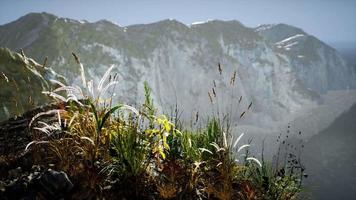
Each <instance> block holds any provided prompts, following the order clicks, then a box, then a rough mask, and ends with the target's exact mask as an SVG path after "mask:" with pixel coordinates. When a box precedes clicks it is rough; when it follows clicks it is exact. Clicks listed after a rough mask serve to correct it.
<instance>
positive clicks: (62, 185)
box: [35, 169, 73, 199]
mask: <svg viewBox="0 0 356 200" xmlns="http://www.w3.org/2000/svg"><path fill="white" fill-rule="evenodd" d="M35 187H36V190H37V191H38V192H39V193H40V194H41V195H42V196H44V197H45V198H46V199H60V198H63V197H65V195H66V194H68V193H69V192H70V191H71V190H72V188H73V183H72V182H71V181H70V180H69V178H68V176H67V174H66V173H64V172H63V171H55V170H51V169H49V170H47V171H45V172H44V173H43V174H42V175H41V176H40V177H38V178H37V179H36V180H35Z"/></svg>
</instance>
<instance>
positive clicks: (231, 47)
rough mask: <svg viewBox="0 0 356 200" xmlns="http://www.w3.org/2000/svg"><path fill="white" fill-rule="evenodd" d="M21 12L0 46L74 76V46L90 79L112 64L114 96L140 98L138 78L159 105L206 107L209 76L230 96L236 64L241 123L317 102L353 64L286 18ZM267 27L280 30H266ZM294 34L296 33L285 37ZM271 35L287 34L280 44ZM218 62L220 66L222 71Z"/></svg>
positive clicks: (342, 82)
mask: <svg viewBox="0 0 356 200" xmlns="http://www.w3.org/2000/svg"><path fill="white" fill-rule="evenodd" d="M28 16H30V17H33V16H37V17H39V18H40V19H42V18H44V20H37V21H36V20H32V21H34V22H33V23H32V27H31V24H24V25H22V23H21V21H24V20H26V18H27V17H28ZM28 16H27V17H26V16H24V17H22V18H20V19H21V20H17V21H15V22H12V23H9V24H6V25H2V26H0V36H1V37H0V38H2V39H0V46H6V47H8V48H10V49H12V50H14V51H18V50H19V49H20V48H23V49H24V51H25V52H26V54H28V55H30V56H31V57H33V58H35V59H36V60H43V59H44V58H45V57H46V56H48V60H49V65H50V66H52V67H53V69H55V70H56V71H58V72H59V73H61V74H64V75H65V76H66V77H68V79H69V80H70V82H73V83H78V82H79V80H78V78H77V76H76V74H78V67H77V65H76V63H75V61H74V60H73V59H72V57H71V52H76V53H77V55H78V56H79V57H80V59H81V61H82V62H83V64H84V66H85V67H86V70H87V75H88V76H92V77H94V79H98V78H99V77H98V75H97V74H102V73H103V72H104V71H105V69H106V68H107V67H108V66H110V65H111V64H116V65H117V66H118V67H117V68H116V69H115V70H114V72H117V73H118V76H119V78H120V80H121V82H120V83H121V85H120V88H119V89H118V91H117V94H118V100H119V101H125V102H130V103H132V104H135V103H137V102H140V99H142V98H143V97H142V94H143V88H142V85H143V82H144V81H148V82H149V84H150V85H151V86H152V89H153V91H154V92H153V97H154V99H155V100H156V102H157V104H158V107H159V108H162V109H163V110H164V109H168V108H169V107H170V106H171V105H170V104H172V102H178V103H179V104H180V106H181V107H182V108H184V109H185V110H189V111H192V112H195V111H197V110H200V111H201V112H210V111H209V110H210V109H211V108H210V107H211V105H210V103H209V99H208V97H207V92H208V91H209V90H211V87H212V85H213V83H212V81H213V80H216V82H217V85H218V86H219V93H220V94H219V95H221V96H224V95H225V96H229V95H228V94H227V93H228V92H227V91H228V90H230V89H229V85H228V84H226V83H228V82H229V80H230V78H231V77H230V76H231V75H232V74H233V72H234V70H237V78H238V81H237V83H236V85H237V88H236V91H237V92H235V96H238V95H241V96H244V102H243V104H242V105H241V106H247V105H248V104H249V103H250V101H254V108H253V112H251V113H250V115H248V116H247V117H246V119H244V120H242V123H244V124H252V125H257V126H262V127H272V126H274V125H273V123H274V122H278V121H283V120H284V119H285V117H284V116H285V115H293V113H295V112H296V111H298V110H300V109H301V108H302V107H306V106H312V105H314V106H318V105H319V104H322V102H323V97H322V95H324V94H326V93H327V92H328V91H330V90H346V89H347V88H350V89H353V88H356V75H355V72H354V71H352V70H351V69H350V68H349V67H348V66H347V65H346V64H345V63H344V61H343V60H342V58H341V57H340V56H339V55H338V53H337V52H336V51H333V50H332V49H331V48H330V47H329V46H327V45H326V44H325V43H323V42H321V41H320V40H318V39H317V38H315V37H313V36H310V35H309V34H306V33H305V32H304V31H302V30H301V29H299V28H296V27H292V26H289V25H285V24H277V25H275V26H273V27H270V29H268V31H272V32H270V33H269V32H268V33H267V32H266V30H261V27H260V29H259V31H256V30H257V29H256V28H249V27H246V26H244V25H243V24H242V23H240V22H238V21H236V20H232V21H227V22H226V21H221V20H212V21H208V22H206V23H202V24H196V25H191V26H187V25H185V24H183V23H180V22H178V21H176V20H162V21H159V22H156V23H150V24H141V25H130V26H125V27H121V26H118V25H116V24H114V23H111V22H108V21H97V22H93V23H91V22H88V23H81V22H80V21H77V20H74V21H73V20H70V19H68V18H58V17H56V16H54V15H48V14H46V13H41V14H29V15H28ZM47 19H48V20H47ZM28 20H29V19H28ZM30 21H31V20H30ZM35 22H36V23H35ZM23 27H25V28H24V29H23ZM276 27H277V30H276ZM278 27H282V29H283V30H286V31H281V30H279V28H278ZM14 30H17V33H16V34H13V32H14ZM301 31H302V32H303V33H301ZM273 32H274V33H275V32H278V33H281V34H280V35H281V36H280V37H279V38H270V37H271V36H270V35H273V34H272V33H273ZM30 33H31V34H30ZM282 33H284V34H282ZM293 34H294V36H295V35H298V34H303V36H301V37H295V38H292V39H289V40H286V39H288V38H290V37H293ZM285 37H288V38H285ZM277 39H278V41H277V42H281V41H283V40H286V41H284V42H283V43H281V48H279V47H278V45H276V42H275V40H277ZM296 42H297V43H298V44H296ZM287 48H289V50H288V49H287ZM218 63H221V64H222V65H223V68H224V75H222V76H219V74H218V71H217V64H218ZM194 86H195V87H194ZM224 91H225V92H224ZM176 97H178V99H176ZM221 98H222V97H221ZM235 98H236V97H235ZM237 98H238V97H237ZM220 104H223V105H220V106H221V107H222V109H223V110H226V109H228V108H227V107H228V103H226V102H223V103H222V102H220ZM245 104H246V105H245ZM347 107H348V106H346V105H345V108H344V109H347ZM190 115H191V113H187V114H186V116H185V117H186V118H187V119H189V118H190Z"/></svg>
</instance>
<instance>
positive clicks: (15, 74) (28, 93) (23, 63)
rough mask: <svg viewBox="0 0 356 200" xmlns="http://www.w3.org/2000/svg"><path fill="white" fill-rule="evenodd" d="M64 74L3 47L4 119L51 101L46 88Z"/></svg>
mask: <svg viewBox="0 0 356 200" xmlns="http://www.w3.org/2000/svg"><path fill="white" fill-rule="evenodd" d="M50 79H58V80H61V81H63V77H61V76H60V75H58V74H56V73H55V72H54V71H53V70H52V69H50V68H47V67H44V66H42V65H40V64H38V63H36V62H35V61H34V60H32V59H30V58H27V57H26V56H25V55H21V54H19V53H15V52H11V51H10V50H9V49H6V48H0V91H1V92H0V94H1V95H0V121H3V120H5V119H7V118H9V117H13V116H16V115H20V114H22V113H24V112H25V111H28V110H30V109H33V108H34V107H36V106H38V105H42V104H44V103H46V102H49V99H48V98H47V97H46V96H45V95H43V94H42V91H46V90H50V88H51V85H52V84H51V83H50V81H49V80H50Z"/></svg>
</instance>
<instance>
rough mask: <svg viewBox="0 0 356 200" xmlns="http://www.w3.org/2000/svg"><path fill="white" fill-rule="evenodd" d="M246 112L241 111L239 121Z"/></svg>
mask: <svg viewBox="0 0 356 200" xmlns="http://www.w3.org/2000/svg"><path fill="white" fill-rule="evenodd" d="M245 113H246V111H243V112H242V113H241V115H240V119H241V118H242V117H243V116H244V115H245Z"/></svg>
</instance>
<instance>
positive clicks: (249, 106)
mask: <svg viewBox="0 0 356 200" xmlns="http://www.w3.org/2000/svg"><path fill="white" fill-rule="evenodd" d="M251 106H252V101H251V103H250V105H248V108H247V110H249V109H250V108H251Z"/></svg>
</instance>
